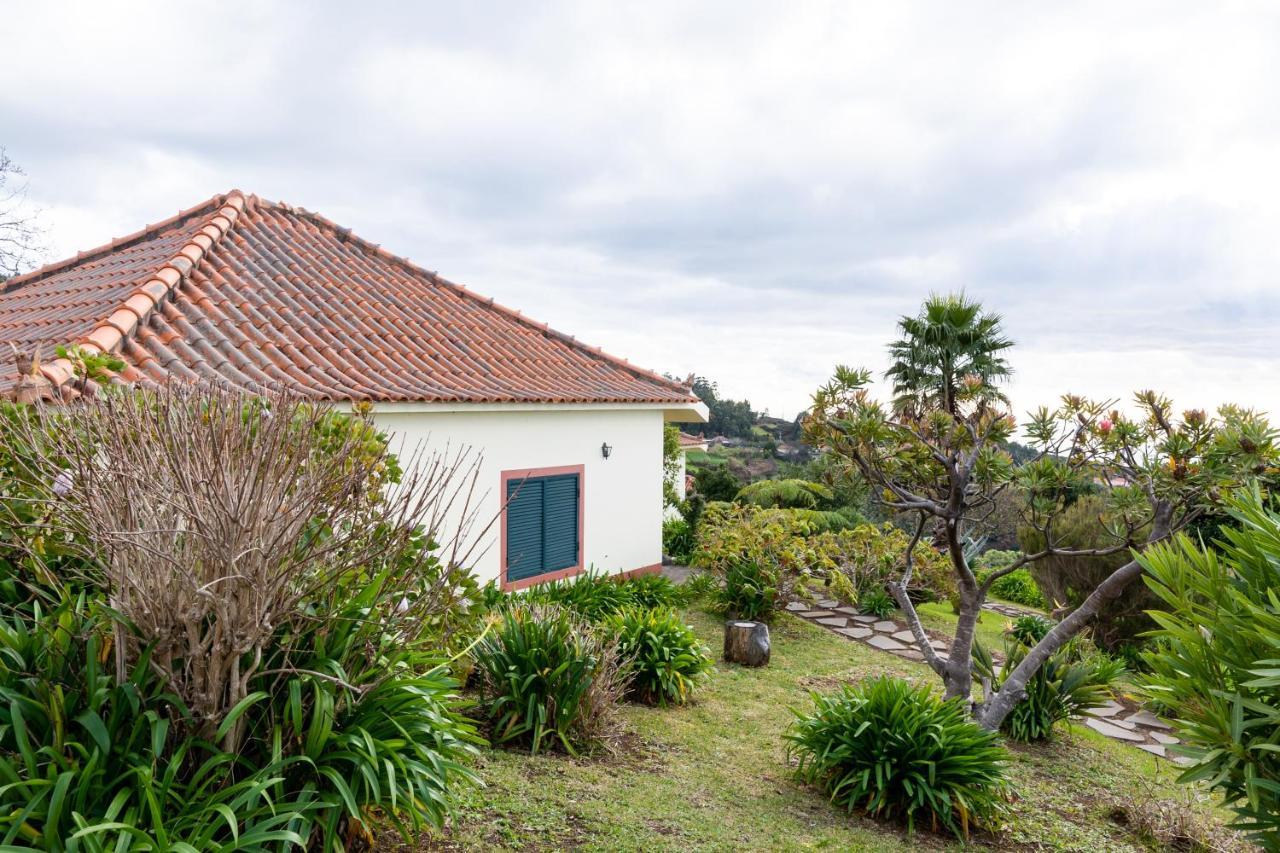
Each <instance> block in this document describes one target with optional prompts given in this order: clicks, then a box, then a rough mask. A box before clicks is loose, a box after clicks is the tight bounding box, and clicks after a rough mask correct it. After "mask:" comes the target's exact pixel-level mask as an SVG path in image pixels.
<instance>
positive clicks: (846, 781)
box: [785, 676, 1008, 838]
mask: <svg viewBox="0 0 1280 853" xmlns="http://www.w3.org/2000/svg"><path fill="white" fill-rule="evenodd" d="M812 695H813V703H814V707H813V709H812V710H811V711H807V712H800V711H796V712H795V714H796V721H795V723H793V724H792V726H791V728H790V730H789V731H788V732H787V734H786V736H785V737H786V742H787V751H788V754H789V756H790V757H791V758H793V759H795V760H796V761H797V762H798V764H797V768H796V775H797V776H798V778H799V779H801V780H802V781H804V782H806V783H808V784H811V785H814V786H815V787H817V788H819V789H820V790H822V791H823V792H824V793H825V794H827V796H828V797H829V798H830V800H831V802H832V803H834V804H835V805H836V806H838V807H840V808H842V809H845V810H846V811H849V812H859V813H863V814H866V815H869V816H871V817H876V818H883V819H887V820H892V821H896V822H900V823H905V824H906V825H907V828H908V830H914V829H915V828H916V827H917V826H920V825H924V826H927V827H929V828H930V829H933V830H938V829H945V830H946V831H948V832H951V833H954V834H955V835H956V836H958V837H963V838H968V837H969V834H970V831H971V830H972V829H974V828H975V827H991V828H993V827H994V826H995V825H996V824H997V822H998V821H999V818H1000V816H1001V814H1002V812H1003V807H1004V799H1005V789H1006V780H1005V765H1006V762H1007V760H1008V756H1007V754H1006V753H1005V751H1004V749H1003V748H1002V747H1001V745H1000V736H999V734H998V733H996V732H989V731H985V730H984V729H982V728H981V727H979V726H978V724H977V723H975V722H973V720H971V719H970V718H969V713H968V710H967V709H966V708H965V706H964V703H963V702H961V701H959V700H949V701H946V700H943V699H942V698H941V697H939V696H938V695H937V694H935V693H933V692H932V691H930V690H929V689H928V688H927V687H913V686H912V685H911V684H909V683H908V682H906V681H903V680H902V679H897V678H890V677H887V676H884V677H880V678H876V679H872V680H869V681H864V682H862V683H860V684H857V685H846V686H845V687H843V688H842V689H841V690H840V691H838V692H836V693H833V694H829V695H826V696H822V695H818V694H816V693H815V694H812Z"/></svg>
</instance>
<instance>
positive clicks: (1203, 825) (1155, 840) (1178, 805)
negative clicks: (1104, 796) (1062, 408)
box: [1110, 791, 1257, 853]
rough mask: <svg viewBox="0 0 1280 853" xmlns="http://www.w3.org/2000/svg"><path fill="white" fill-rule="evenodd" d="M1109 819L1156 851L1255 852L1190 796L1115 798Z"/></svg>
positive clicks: (1144, 794) (1148, 794) (1147, 794)
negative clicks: (1181, 797) (1175, 797)
mask: <svg viewBox="0 0 1280 853" xmlns="http://www.w3.org/2000/svg"><path fill="white" fill-rule="evenodd" d="M1110 816H1111V819H1112V820H1113V821H1115V822H1116V823H1118V824H1120V825H1121V826H1123V827H1125V828H1126V829H1128V830H1129V832H1131V833H1132V834H1133V835H1134V836H1135V837H1136V838H1137V839H1138V840H1139V841H1142V842H1143V843H1144V844H1149V845H1154V846H1155V847H1156V848H1157V849H1159V850H1178V851H1188V852H1189V853H1237V851H1240V853H1243V851H1251V850H1256V849H1257V848H1256V847H1254V846H1253V845H1251V844H1249V843H1248V842H1247V841H1245V840H1244V839H1243V838H1242V837H1241V836H1240V835H1238V834H1236V833H1235V832H1232V831H1231V830H1230V829H1227V828H1226V827H1224V826H1222V825H1221V824H1220V823H1218V822H1216V821H1214V820H1213V819H1212V818H1210V817H1209V816H1208V815H1206V814H1205V813H1204V811H1203V810H1202V809H1200V808H1197V807H1196V804H1195V802H1194V801H1193V800H1192V797H1191V795H1190V794H1189V793H1188V794H1187V796H1186V797H1185V798H1184V799H1161V798H1158V797H1156V796H1155V795H1154V794H1153V793H1152V792H1151V791H1140V792H1138V793H1136V794H1133V795H1131V796H1125V797H1116V798H1115V799H1113V800H1112V802H1111V807H1110Z"/></svg>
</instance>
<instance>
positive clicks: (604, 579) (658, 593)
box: [484, 571, 686, 622]
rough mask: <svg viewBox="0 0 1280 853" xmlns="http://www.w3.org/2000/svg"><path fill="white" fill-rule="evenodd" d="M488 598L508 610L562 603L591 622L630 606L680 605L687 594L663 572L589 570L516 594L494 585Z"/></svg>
mask: <svg viewBox="0 0 1280 853" xmlns="http://www.w3.org/2000/svg"><path fill="white" fill-rule="evenodd" d="M484 600H485V601H486V602H487V603H488V605H489V606H490V608H497V609H505V608H509V607H518V606H523V605H529V604H548V605H558V606H560V607H564V608H566V609H568V610H571V611H573V612H574V613H576V614H577V615H578V616H581V617H582V618H584V619H586V620H587V621H589V622H600V621H602V620H604V619H606V618H607V617H609V616H612V615H613V614H615V613H617V612H619V611H621V610H623V609H624V608H627V607H679V606H681V605H683V604H684V603H685V601H686V596H685V593H684V592H683V591H682V590H681V589H680V587H678V586H676V585H675V584H674V583H672V582H671V579H670V578H668V577H666V576H665V575H661V574H650V575H637V576H635V577H629V578H622V577H618V576H617V575H609V574H605V573H603V572H596V571H589V572H587V573H585V574H582V575H579V576H578V577H576V578H565V579H563V580H558V581H551V582H549V583H542V584H538V585H537V586H533V587H530V588H529V589H527V590H524V591H523V592H520V593H517V594H515V595H509V596H504V595H503V594H502V593H501V592H500V591H498V590H497V589H496V587H495V588H494V592H492V593H490V594H488V595H486V596H485V597H484Z"/></svg>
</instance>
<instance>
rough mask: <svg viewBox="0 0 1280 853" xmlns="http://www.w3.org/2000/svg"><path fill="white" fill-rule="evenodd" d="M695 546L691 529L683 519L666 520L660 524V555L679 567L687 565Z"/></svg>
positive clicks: (695, 542)
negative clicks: (665, 556) (678, 564)
mask: <svg viewBox="0 0 1280 853" xmlns="http://www.w3.org/2000/svg"><path fill="white" fill-rule="evenodd" d="M696 544H697V540H696V539H695V537H694V533H693V528H692V527H690V526H689V522H687V521H685V520H684V519H683V518H668V519H666V520H665V521H663V522H662V553H664V554H666V555H667V556H668V557H670V558H671V559H672V560H675V561H676V562H677V563H680V564H681V565H687V564H688V562H689V560H690V559H691V558H692V557H693V549H694V547H695V545H696Z"/></svg>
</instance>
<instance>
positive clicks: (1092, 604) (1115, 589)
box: [974, 560, 1142, 731]
mask: <svg viewBox="0 0 1280 853" xmlns="http://www.w3.org/2000/svg"><path fill="white" fill-rule="evenodd" d="M1141 574H1142V564H1141V563H1139V562H1138V561H1137V560H1130V561H1129V562H1128V563H1125V564H1124V565H1123V566H1121V567H1120V568H1118V569H1116V570H1115V571H1114V572H1112V573H1111V576H1110V577H1108V578H1107V579H1106V580H1105V581H1103V582H1102V583H1100V584H1098V587H1097V589H1095V590H1094V591H1093V592H1092V594H1090V595H1089V597H1088V598H1086V599H1085V600H1084V602H1083V603H1082V604H1081V605H1080V606H1079V607H1077V608H1076V609H1075V610H1074V611H1073V612H1072V613H1071V615H1070V616H1068V617H1067V618H1065V619H1063V620H1062V621H1061V622H1059V623H1058V624H1057V625H1054V626H1053V629H1052V630H1050V631H1049V633H1048V634H1046V635H1045V637H1044V639H1043V640H1041V641H1040V642H1038V643H1036V645H1035V648H1033V649H1032V650H1031V651H1029V652H1028V653H1027V656H1026V657H1025V658H1023V660H1022V663H1020V664H1018V666H1017V668H1016V669H1014V671H1013V672H1012V673H1010V674H1009V677H1008V678H1006V679H1005V681H1004V684H1002V685H1001V686H1000V690H999V691H998V692H997V693H996V694H995V695H994V696H988V697H986V699H985V701H984V702H983V704H982V705H980V706H979V707H978V708H976V709H975V714H974V715H975V716H976V717H977V719H978V723H979V724H980V725H981V726H982V727H983V728H984V729H990V730H992V731H995V730H996V729H998V728H1000V725H1001V724H1002V723H1003V722H1004V720H1005V717H1007V716H1009V713H1010V712H1011V711H1012V710H1013V708H1014V706H1015V705H1017V704H1018V702H1020V701H1022V697H1023V696H1025V695H1026V693H1027V682H1029V681H1030V680H1031V676H1033V675H1035V674H1036V671H1037V670H1039V669H1040V667H1041V665H1043V664H1044V662H1045V661H1046V660H1048V659H1049V657H1050V656H1051V655H1052V654H1053V653H1054V652H1056V651H1057V650H1058V649H1060V648H1062V646H1063V644H1065V643H1066V642H1067V641H1068V640H1070V639H1071V638H1072V637H1074V636H1075V635H1076V634H1078V633H1080V629H1081V628H1083V627H1084V626H1085V623H1086V622H1088V621H1089V620H1090V619H1092V618H1093V617H1094V616H1095V615H1097V613H1098V610H1099V609H1100V608H1101V607H1102V604H1103V602H1104V601H1107V600H1109V599H1112V598H1115V597H1116V596H1118V595H1119V594H1120V593H1122V592H1123V591H1124V588H1125V587H1127V586H1128V585H1129V584H1130V583H1132V582H1133V581H1134V580H1135V579H1136V578H1137V577H1139V576H1140V575H1141Z"/></svg>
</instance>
